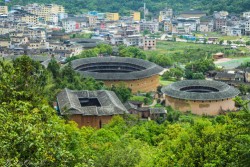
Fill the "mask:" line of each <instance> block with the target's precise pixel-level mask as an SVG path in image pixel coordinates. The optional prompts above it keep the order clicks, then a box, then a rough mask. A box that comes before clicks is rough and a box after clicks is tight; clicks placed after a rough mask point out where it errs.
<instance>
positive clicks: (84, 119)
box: [70, 114, 113, 129]
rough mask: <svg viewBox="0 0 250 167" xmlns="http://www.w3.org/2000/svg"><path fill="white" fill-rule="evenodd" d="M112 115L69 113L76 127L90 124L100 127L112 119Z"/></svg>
mask: <svg viewBox="0 0 250 167" xmlns="http://www.w3.org/2000/svg"><path fill="white" fill-rule="evenodd" d="M112 117H113V116H112V115H105V116H95V115H93V116H86V115H80V114H78V115H71V116H70V120H72V121H75V122H76V123H77V124H78V127H79V128H81V127H82V126H90V127H93V128H96V129H99V128H102V126H103V125H105V124H108V123H109V121H110V120H111V119H112Z"/></svg>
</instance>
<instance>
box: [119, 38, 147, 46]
mask: <svg viewBox="0 0 250 167" xmlns="http://www.w3.org/2000/svg"><path fill="white" fill-rule="evenodd" d="M143 39H144V38H143V36H141V35H129V36H127V37H124V38H123V44H124V45H126V46H138V47H142V46H143Z"/></svg>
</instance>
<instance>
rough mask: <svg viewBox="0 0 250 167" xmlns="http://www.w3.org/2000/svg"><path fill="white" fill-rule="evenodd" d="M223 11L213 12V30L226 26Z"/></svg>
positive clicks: (219, 29)
mask: <svg viewBox="0 0 250 167" xmlns="http://www.w3.org/2000/svg"><path fill="white" fill-rule="evenodd" d="M225 15H226V14H225V13H222V15H221V12H214V15H213V16H214V30H215V31H221V28H222V27H223V26H227V17H226V16H225Z"/></svg>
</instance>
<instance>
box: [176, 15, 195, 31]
mask: <svg viewBox="0 0 250 167" xmlns="http://www.w3.org/2000/svg"><path fill="white" fill-rule="evenodd" d="M177 22H178V27H179V28H184V27H187V26H188V27H190V31H197V24H196V20H194V19H186V18H179V19H177ZM188 32H189V31H188Z"/></svg>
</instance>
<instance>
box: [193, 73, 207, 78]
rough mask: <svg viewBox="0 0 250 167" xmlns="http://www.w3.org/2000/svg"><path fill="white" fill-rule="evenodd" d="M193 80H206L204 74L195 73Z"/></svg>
mask: <svg viewBox="0 0 250 167" xmlns="http://www.w3.org/2000/svg"><path fill="white" fill-rule="evenodd" d="M192 79H205V76H204V75H203V74H202V73H193V76H192Z"/></svg>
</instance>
